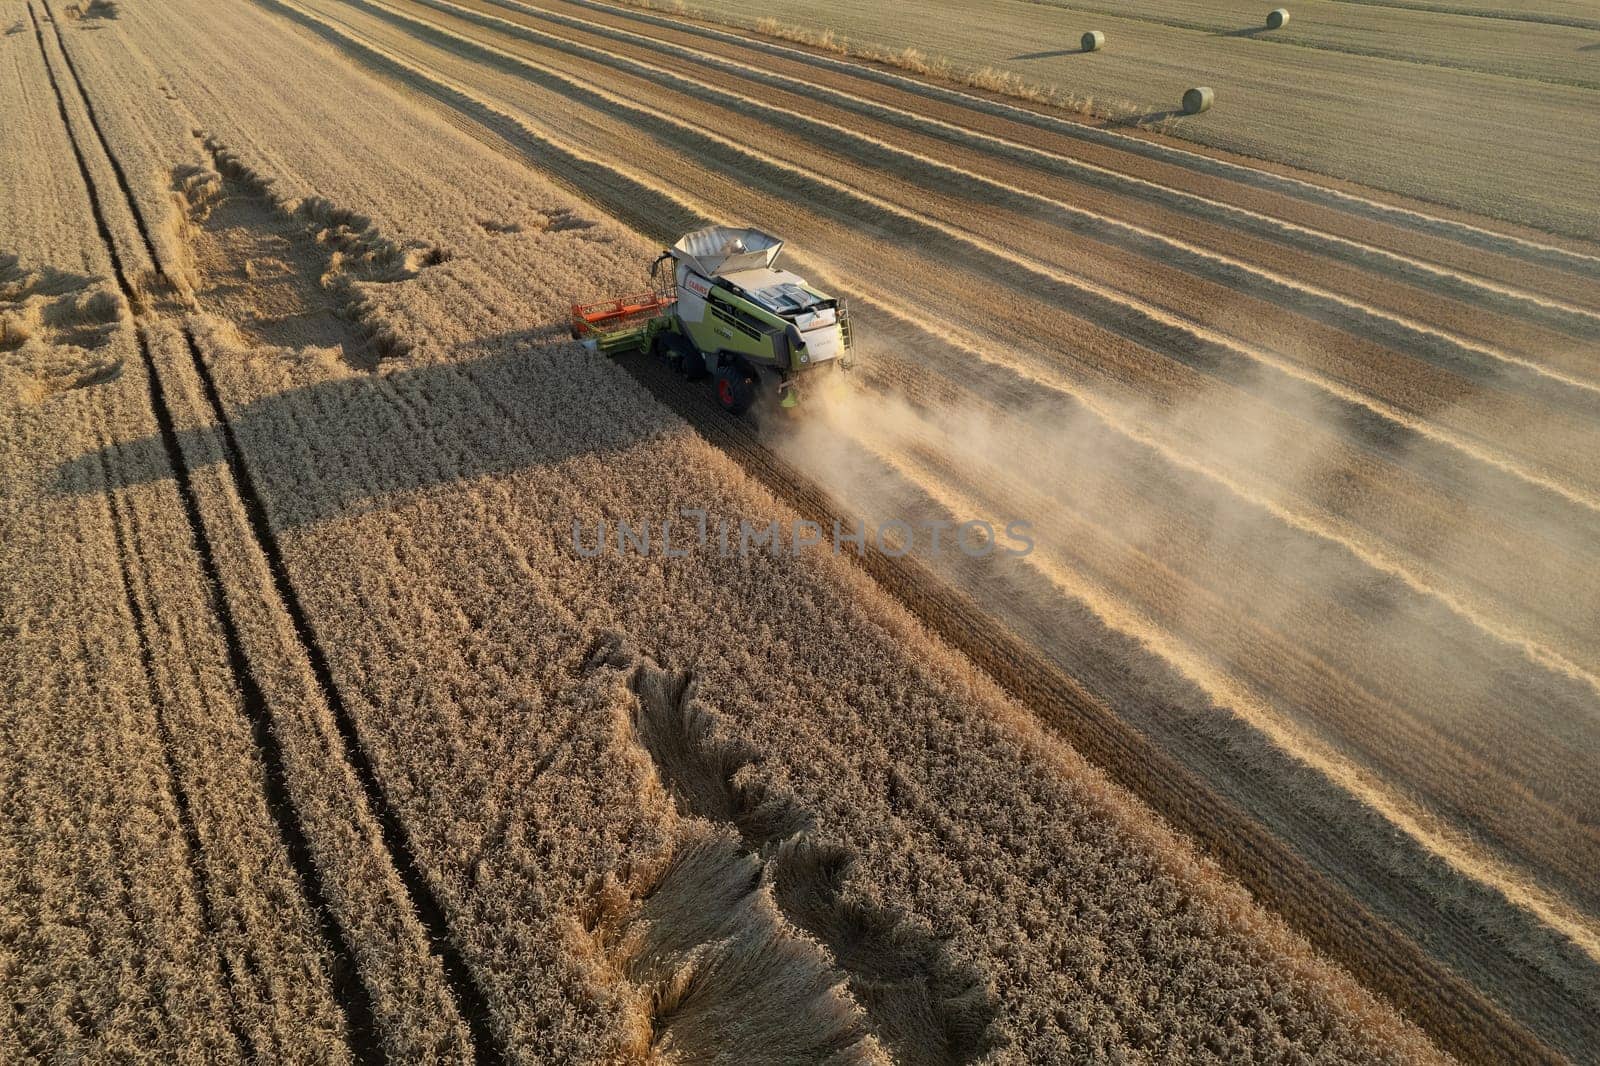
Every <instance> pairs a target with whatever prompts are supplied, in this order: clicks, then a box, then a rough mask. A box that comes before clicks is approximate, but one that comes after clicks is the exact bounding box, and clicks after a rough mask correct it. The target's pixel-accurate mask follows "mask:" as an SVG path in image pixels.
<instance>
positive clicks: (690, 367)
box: [656, 330, 706, 381]
mask: <svg viewBox="0 0 1600 1066" xmlns="http://www.w3.org/2000/svg"><path fill="white" fill-rule="evenodd" d="M656 353H657V354H658V355H661V356H663V357H665V358H666V360H667V363H668V364H669V365H670V366H671V367H672V369H674V370H676V371H677V372H678V373H680V374H682V375H683V376H684V377H686V378H688V379H689V380H690V381H699V380H700V379H701V378H703V377H705V376H706V363H705V359H704V358H703V357H702V356H701V355H700V353H699V352H697V351H695V348H694V345H693V344H690V343H689V338H687V337H685V336H684V335H683V334H681V333H676V332H673V331H670V330H669V331H667V332H665V333H658V334H656Z"/></svg>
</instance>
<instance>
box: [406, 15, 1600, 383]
mask: <svg viewBox="0 0 1600 1066" xmlns="http://www.w3.org/2000/svg"><path fill="white" fill-rule="evenodd" d="M416 2H417V3H418V4H420V5H421V6H425V7H431V8H434V9H437V10H440V11H454V12H459V13H461V15H462V17H464V18H465V19H467V20H468V21H472V22H475V23H478V24H479V25H484V26H487V27H490V28H492V29H495V30H497V31H499V32H502V33H506V34H508V35H510V36H513V37H519V38H522V39H525V40H532V41H555V42H562V43H564V44H566V45H567V46H569V47H581V48H583V50H585V51H587V52H589V53H590V54H594V55H599V56H604V57H605V58H606V59H607V60H608V61H610V62H611V63H614V64H616V65H619V66H625V67H628V68H632V69H637V70H641V71H644V72H645V75H646V76H647V77H649V78H650V79H651V80H653V81H655V82H657V83H660V84H672V83H682V84H687V85H692V86H694V87H696V88H698V89H700V90H702V91H703V92H705V93H707V94H710V95H712V96H714V97H717V98H719V99H723V100H726V101H728V102H729V103H730V104H731V105H733V106H735V107H736V108H737V109H738V110H740V111H741V112H743V113H750V112H757V113H770V114H776V115H783V116H785V117H787V118H789V119H792V120H796V121H799V122H801V123H803V124H805V125H808V126H812V127H816V128H819V129H821V130H825V131H827V132H828V133H829V134H831V135H832V136H833V138H835V139H843V140H845V141H857V142H861V143H869V144H871V145H872V146H873V147H875V148H877V149H880V150H882V151H885V152H888V153H890V154H892V155H895V156H897V157H899V158H902V159H906V160H909V161H911V162H912V163H915V164H917V165H918V166H919V167H923V168H927V169H930V170H934V171H943V172H945V173H949V174H955V175H958V176H960V177H961V178H963V179H965V180H968V181H971V182H974V183H976V184H978V185H980V186H983V187H986V188H991V189H995V190H998V191H1000V192H1004V193H1006V194H1007V195H1009V196H1014V197H1017V198H1019V199H1022V200H1025V201H1028V202H1031V203H1036V204H1039V205H1040V206H1042V207H1045V208H1047V209H1049V210H1051V211H1054V212H1058V213H1059V214H1061V215H1062V216H1064V217H1066V218H1070V219H1074V220H1078V221H1079V222H1082V223H1088V224H1090V225H1092V226H1095V227H1099V228H1104V229H1110V230H1114V231H1118V232H1121V233H1124V234H1127V235H1129V236H1131V237H1133V238H1136V239H1137V242H1138V243H1139V244H1141V245H1142V244H1150V245H1155V246H1156V247H1157V248H1161V249H1166V250H1169V251H1173V252H1181V253H1183V254H1184V255H1187V256H1192V257H1194V258H1196V259H1199V260H1201V261H1203V262H1205V263H1213V264H1219V265H1222V266H1226V267H1227V268H1229V269H1230V270H1232V271H1235V272H1237V273H1238V274H1241V275H1243V276H1245V277H1247V278H1253V279H1256V280H1258V281H1260V282H1261V283H1262V284H1264V285H1265V286H1267V287H1268V288H1270V289H1276V290H1283V291H1286V292H1289V293H1293V294H1296V295H1299V296H1305V297H1311V298H1312V299H1314V300H1315V301H1317V302H1319V303H1321V304H1324V305H1331V306H1333V307H1337V308H1340V309H1342V310H1345V311H1349V312H1354V313H1355V314H1357V315H1359V316H1362V317H1363V318H1371V319H1376V320H1378V321H1381V322H1386V323H1389V324H1392V325H1394V326H1398V327H1400V328H1401V329H1402V330H1404V331H1406V332H1408V333H1410V334H1413V335H1416V336H1421V337H1431V338H1436V339H1438V340H1442V341H1444V342H1446V343H1447V344H1449V345H1450V346H1451V347H1453V348H1455V349H1456V350H1457V351H1459V352H1462V353H1468V354H1470V355H1473V356H1478V357H1481V358H1484V359H1488V360H1492V361H1496V362H1500V363H1504V364H1506V365H1508V366H1515V367H1518V368H1519V369H1522V370H1525V371H1528V372H1530V373H1533V374H1537V375H1539V376H1541V377H1545V378H1548V379H1550V380H1552V381H1555V382H1558V383H1560V384H1562V385H1565V386H1567V387H1569V388H1574V389H1581V390H1585V391H1588V392H1592V393H1595V394H1597V395H1600V382H1594V381H1588V380H1584V379H1582V378H1577V377H1573V376H1572V375H1569V374H1566V373H1563V372H1561V371H1560V370H1556V369H1553V368H1551V367H1549V366H1546V365H1544V364H1542V363H1540V362H1537V361H1535V360H1531V359H1526V358H1523V357H1521V356H1517V355H1514V354H1512V353H1510V352H1507V351H1504V350H1501V349H1499V348H1495V347H1492V346H1489V345H1484V344H1479V343H1477V342H1475V341H1472V340H1469V339H1467V338H1465V337H1462V336H1459V335H1457V334H1455V333H1452V332H1451V331H1449V330H1446V329H1443V328H1439V327H1435V326H1429V325H1427V324H1425V323H1422V322H1418V321H1416V320H1415V319H1412V318H1409V317H1407V316H1405V315H1403V314H1398V313H1394V312H1389V311H1385V310H1382V309H1380V308H1377V307H1374V306H1371V305H1369V304H1365V303H1362V302H1360V301H1358V300H1352V299H1350V298H1348V297H1344V296H1340V295H1339V294H1337V293H1334V292H1330V291H1328V290H1326V289H1322V288H1319V287H1317V286H1315V285H1311V284H1308V283H1305V282H1300V281H1296V280H1295V279H1293V278H1289V277H1287V276H1284V275H1281V274H1277V273H1274V272H1272V271H1270V270H1266V269H1263V268H1260V267H1256V266H1254V265H1252V264H1250V263H1246V262H1244V261H1242V260H1239V259H1237V258H1235V257H1233V256H1230V255H1227V254H1225V253H1222V252H1218V251H1213V250H1210V249H1206V248H1202V247H1200V246H1198V245H1195V244H1192V243H1190V242H1188V241H1184V240H1182V239H1179V238H1175V237H1170V236H1166V235H1164V234H1160V233H1157V232H1155V231H1153V230H1151V229H1148V228H1147V227H1144V226H1141V225H1138V224H1137V223H1132V222H1127V221H1123V220H1120V219H1115V218H1112V217H1110V216H1107V215H1104V214H1100V213H1098V212H1094V211H1089V210H1086V209H1084V208H1079V207H1075V206H1073V205H1071V204H1069V203H1066V202H1064V201H1062V200H1058V199H1054V198H1052V197H1049V196H1045V195H1042V194H1039V193H1036V192H1033V191H1031V190H1028V189H1024V188H1022V187H1020V186H1017V185H1013V184H1010V183H1007V182H1003V181H998V180H996V179H993V178H990V177H988V176H986V175H983V174H979V173H977V172H975V171H972V170H968V169H965V168H962V167H958V166H955V165H953V164H951V163H948V162H945V161H941V160H938V159H935V158H933V157H931V156H928V155H925V154H922V153H920V152H915V151H911V150H908V149H904V148H901V147H899V146H897V145H894V144H891V143H889V142H887V141H884V140H881V139H879V138H875V137H869V136H867V135H865V134H862V133H861V132H859V131H857V130H853V129H851V128H849V127H846V126H842V125H839V124H837V123H833V122H828V121H824V120H822V119H819V118H816V117H814V116H809V115H804V114H802V113H800V112H798V111H794V110H791V109H789V108H784V107H780V106H778V105H776V104H772V103H769V102H766V101H762V100H759V99H757V98H755V97H753V96H748V95H745V94H742V93H736V92H730V91H728V90H725V89H722V88H720V87H719V86H716V85H713V84H712V83H710V82H706V81H701V80H699V79H697V78H693V77H691V76H689V75H688V74H685V73H682V72H680V71H679V70H671V69H668V68H666V67H662V66H658V65H655V64H651V63H644V62H641V61H639V60H634V59H630V58H627V57H625V56H622V55H620V54H619V53H615V52H610V51H606V50H604V49H599V48H590V47H587V46H581V45H577V44H575V42H572V41H570V40H568V39H567V38H562V37H560V36H558V35H555V34H550V33H546V32H544V31H542V30H536V29H533V28H532V27H529V26H526V25H524V24H521V23H517V22H512V21H510V20H507V19H503V18H498V17H496V16H492V15H484V14H480V13H478V12H476V11H474V10H472V9H470V8H467V7H464V6H462V5H461V4H457V3H453V2H451V0H416ZM383 6H385V7H388V8H389V9H390V10H398V8H395V7H394V6H393V5H392V4H384V5H383ZM823 143H832V142H831V141H829V140H828V139H827V138H824V141H823ZM919 217H921V218H924V219H926V218H928V216H926V215H919ZM1135 250H1137V251H1139V252H1140V254H1147V251H1146V249H1145V248H1144V247H1142V246H1139V247H1135ZM1012 251H1013V252H1015V249H1012ZM1595 318H1596V320H1597V321H1600V315H1597V316H1595Z"/></svg>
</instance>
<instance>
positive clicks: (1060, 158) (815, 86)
mask: <svg viewBox="0 0 1600 1066" xmlns="http://www.w3.org/2000/svg"><path fill="white" fill-rule="evenodd" d="M422 2H426V3H428V4H430V6H442V5H440V4H438V3H437V2H436V0H422ZM483 2H484V3H485V4H486V5H490V6H497V7H501V8H503V9H506V10H508V11H517V12H523V13H526V14H528V15H531V16H534V17H537V18H541V19H545V20H548V21H550V22H554V23H557V24H560V25H566V26H572V27H574V28H578V29H583V30H587V31H589V32H593V33H598V34H602V35H604V36H611V37H620V38H624V39H627V40H630V41H634V42H637V43H639V44H640V45H641V46H643V47H646V48H649V49H652V50H655V51H659V52H664V53H667V54H670V55H674V56H681V57H683V58H685V59H690V60H693V61H694V62H695V63H696V64H701V65H709V66H715V67H719V68H722V69H724V70H728V71H732V72H735V73H737V74H739V75H740V76H742V77H745V78H748V79H750V80H753V81H759V82H762V83H765V84H771V85H778V86H785V87H791V88H793V89H795V91H798V92H801V93H803V94H806V95H812V96H818V97H822V98H825V99H829V100H835V101H842V102H844V103H845V105H846V106H850V107H852V108H854V109H857V110H859V111H862V112H864V113H867V114H873V115H877V114H889V115H893V116H896V117H897V118H899V119H902V120H904V121H905V122H906V123H907V124H908V125H912V126H918V127H927V128H933V129H938V130H942V131H945V132H947V133H950V134H955V135H957V137H958V138H959V139H961V140H963V141H971V142H976V143H978V144H983V145H994V146H998V147H1001V148H1003V149H1005V150H1006V151H1007V152H1011V153H1016V154H1020V155H1025V156H1028V157H1031V158H1034V159H1038V160H1040V161H1042V162H1044V163H1047V164H1049V165H1051V166H1061V167H1063V168H1065V169H1066V170H1067V171H1068V172H1071V171H1079V172H1082V173H1087V174H1095V175H1099V176H1102V177H1105V178H1109V179H1112V180H1115V181H1117V182H1121V183H1124V184H1126V185H1128V186H1130V187H1134V188H1139V189H1146V190H1151V191H1153V192H1154V193H1156V194H1158V195H1159V196H1160V197H1161V198H1163V199H1165V200H1169V201H1171V202H1175V203H1181V204H1189V205H1196V206H1199V207H1202V208H1205V209H1207V210H1208V211H1212V212H1218V213H1224V214H1226V215H1229V216H1232V217H1236V218H1245V219H1249V220H1251V221H1252V222H1254V223H1257V224H1260V225H1262V226H1266V227H1270V228H1272V229H1274V230H1277V231H1280V232H1283V233H1288V234H1295V235H1299V236H1302V237H1305V238H1309V239H1311V240H1313V241H1315V242H1318V243H1320V244H1326V245H1331V246H1333V247H1337V248H1340V249H1345V250H1348V251H1350V252H1352V253H1354V254H1355V255H1356V256H1358V257H1362V258H1366V257H1372V258H1377V259H1380V260H1383V261H1385V262H1388V263H1394V264H1398V265H1402V266H1404V267H1406V268H1409V269H1412V270H1416V271H1419V272H1422V273H1424V274H1427V275H1429V276H1432V277H1435V278H1439V279H1443V280H1448V281H1451V282H1454V283H1457V284H1460V285H1463V286H1466V287H1469V288H1471V289H1474V290H1477V291H1480V292H1484V293H1493V294H1495V295H1497V296H1502V297H1506V298H1508V299H1511V300H1515V301H1517V302H1519V303H1522V304H1524V305H1527V306H1530V307H1534V308H1540V309H1545V310H1551V311H1558V312H1560V313H1561V314H1563V315H1568V316H1571V317H1573V318H1577V319H1582V320H1585V321H1587V322H1590V323H1596V324H1600V311H1595V310H1593V309H1590V308H1584V307H1579V306H1577V305H1573V304H1568V303H1564V302H1562V301H1560V300H1556V299H1552V298H1550V297H1548V296H1544V295H1541V294H1538V293H1534V292H1530V291H1528V290H1525V289H1520V288H1517V287H1515V286H1511V285H1506V284H1503V283H1500V282H1495V281H1491V280H1489V279H1487V278H1482V277H1478V276H1475V275H1471V274H1467V273H1465V272H1462V271H1457V270H1451V269H1449V268H1446V267H1441V266H1438V265H1436V264H1433V263H1429V262H1426V261H1424V260H1421V259H1417V258H1414V257H1412V256H1408V255H1405V254H1403V253H1400V252H1395V251H1392V250H1389V249H1385V248H1379V247H1377V246H1375V245H1372V244H1368V243H1365V242H1362V241H1357V240H1352V239H1350V238H1346V237H1342V236H1339V235H1337V234H1332V233H1328V232H1325V231H1323V230H1319V229H1315V228H1312V227H1309V226H1302V225H1298V224H1296V223H1293V222H1290V221H1287V220H1285V219H1280V218H1276V217H1273V216H1271V215H1266V214H1262V213H1260V212H1257V211H1252V210H1250V209H1249V208H1245V207H1241V206H1238V205H1235V204H1229V203H1225V202H1223V201H1221V200H1216V199H1213V198H1209V197H1205V196H1201V195H1199V194H1196V193H1193V192H1189V191H1187V190H1183V189H1177V188H1174V187H1172V186H1168V185H1164V184H1161V183H1158V182H1155V181H1151V180H1148V179H1146V178H1141V177H1139V176H1138V175H1134V174H1124V173H1122V172H1120V171H1116V170H1112V169H1111V168H1109V167H1104V166H1100V165H1098V164H1094V163H1091V162H1088V161H1085V160H1081V159H1078V158H1075V157H1073V156H1070V155H1066V154H1064V153H1060V152H1052V151H1048V150H1046V149H1043V148H1039V147H1036V146H1033V145H1028V144H1024V143H1023V142H1020V141H1015V140H1011V139H1008V138H1005V137H1000V136H997V135H994V134H991V133H987V132H985V131H982V130H977V129H969V128H966V127H962V126H958V125H956V124H955V123H952V122H947V121H945V120H943V119H940V118H937V117H935V116H931V115H921V114H917V113H916V112H913V111H909V110H906V109H904V108H900V107H896V106H894V105H892V104H888V103H883V102H880V101H871V100H867V99H865V98H863V97H859V96H854V95H852V94H850V93H847V92H844V91H842V90H840V89H837V88H835V87H832V86H828V85H824V84H821V83H819V82H814V81H807V80H804V79H800V78H795V77H791V76H788V75H785V74H781V73H777V72H774V71H768V70H763V69H761V68H759V67H756V66H753V65H751V64H747V63H742V62H739V61H737V60H734V59H730V58H728V57H725V56H721V55H718V54H716V53H712V52H707V51H703V50H699V49H694V48H689V47H685V46H683V45H677V44H672V43H669V42H664V41H661V40H659V39H657V38H653V37H650V36H647V35H645V34H641V33H635V32H632V31H629V30H625V29H621V28H617V27H612V26H609V25H605V24H600V23H592V22H586V21H584V20H581V19H576V18H572V17H569V16H565V15H562V14H560V13H558V12H554V11H550V10H547V9H544V8H540V7H537V6H535V5H532V4H527V3H522V2H519V0H483ZM447 6H449V7H456V8H460V7H462V5H461V4H458V3H449V4H448V5H447ZM496 21H504V20H496ZM516 25H519V26H525V25H526V24H522V23H517V24H516ZM657 69H659V68H657ZM671 73H672V75H673V76H674V77H678V78H683V77H684V75H683V74H682V73H681V68H680V71H674V72H671ZM697 84H700V83H697ZM762 106H769V105H762ZM785 113H787V114H795V113H794V112H785ZM830 127H831V128H835V129H841V128H842V127H837V126H832V125H831V124H830ZM845 132H846V133H847V134H848V135H850V136H852V137H857V136H860V135H859V133H857V132H856V131H850V130H845ZM916 158H918V159H919V160H927V159H928V157H926V156H923V155H917V156H916ZM939 165H941V166H943V165H944V164H939ZM1030 195H1031V194H1030ZM1050 202H1051V203H1052V204H1055V205H1058V206H1061V202H1060V201H1056V200H1052V201H1050ZM1118 224H1121V223H1118Z"/></svg>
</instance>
